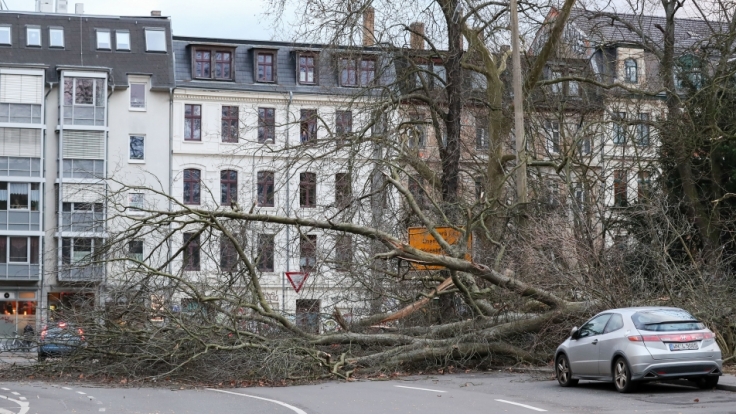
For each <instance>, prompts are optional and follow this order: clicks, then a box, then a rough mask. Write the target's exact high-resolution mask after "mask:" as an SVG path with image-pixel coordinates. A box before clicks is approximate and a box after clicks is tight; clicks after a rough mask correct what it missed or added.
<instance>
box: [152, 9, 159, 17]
mask: <svg viewBox="0 0 736 414" xmlns="http://www.w3.org/2000/svg"><path fill="white" fill-rule="evenodd" d="M151 17H161V10H151Z"/></svg>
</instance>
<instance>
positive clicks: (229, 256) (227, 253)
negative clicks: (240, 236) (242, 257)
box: [220, 235, 239, 272]
mask: <svg viewBox="0 0 736 414" xmlns="http://www.w3.org/2000/svg"><path fill="white" fill-rule="evenodd" d="M238 259H239V257H238V250H237V249H236V248H235V245H234V244H233V242H232V240H230V238H229V237H227V236H225V235H223V236H221V237H220V269H222V270H223V271H225V272H234V271H236V270H237V268H238Z"/></svg>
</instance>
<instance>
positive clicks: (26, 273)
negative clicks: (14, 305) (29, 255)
mask: <svg viewBox="0 0 736 414" xmlns="http://www.w3.org/2000/svg"><path fill="white" fill-rule="evenodd" d="M0 280H14V281H23V280H25V281H38V280H41V265H40V264H23V263H18V264H15V263H0Z"/></svg>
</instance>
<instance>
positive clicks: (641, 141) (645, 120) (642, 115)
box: [636, 112, 652, 147]
mask: <svg viewBox="0 0 736 414" xmlns="http://www.w3.org/2000/svg"><path fill="white" fill-rule="evenodd" d="M638 118H639V119H638V121H639V124H638V125H636V145H638V146H640V147H648V146H649V144H650V143H651V137H652V135H651V129H650V126H649V112H639V116H638Z"/></svg>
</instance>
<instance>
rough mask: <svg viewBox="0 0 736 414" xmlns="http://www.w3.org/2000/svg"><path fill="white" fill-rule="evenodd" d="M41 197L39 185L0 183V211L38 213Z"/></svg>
mask: <svg viewBox="0 0 736 414" xmlns="http://www.w3.org/2000/svg"><path fill="white" fill-rule="evenodd" d="M40 197H41V184H39V183H31V184H28V183H3V182H0V210H8V209H10V210H31V211H38V209H39V203H40V199H41V198H40Z"/></svg>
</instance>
